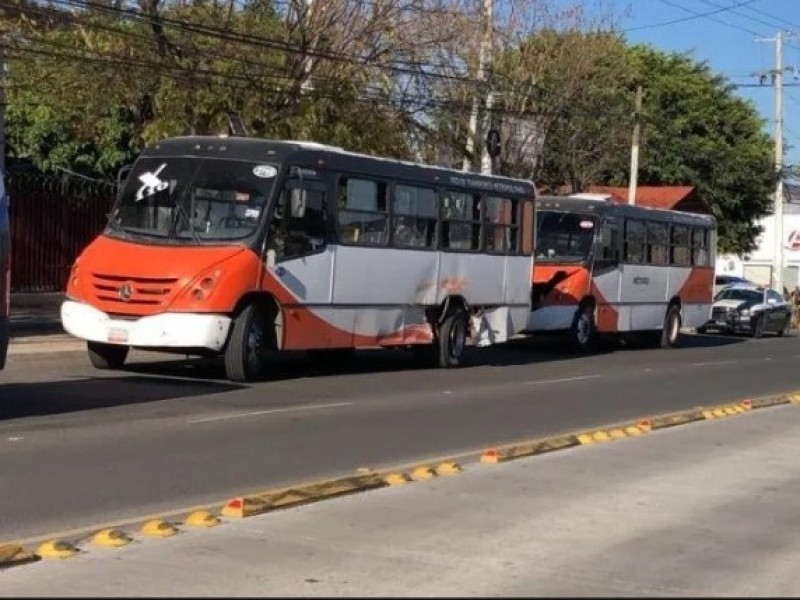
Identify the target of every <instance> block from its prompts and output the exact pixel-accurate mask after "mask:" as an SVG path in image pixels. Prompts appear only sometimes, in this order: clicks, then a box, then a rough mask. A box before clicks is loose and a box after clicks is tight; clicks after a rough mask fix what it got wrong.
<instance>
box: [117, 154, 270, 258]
mask: <svg viewBox="0 0 800 600" xmlns="http://www.w3.org/2000/svg"><path fill="white" fill-rule="evenodd" d="M276 175H277V168H276V167H275V166H273V165H267V164H259V163H252V162H248V161H235V160H220V159H198V158H185V157H181V158H177V157H176V158H172V157H161V156H159V157H145V158H140V159H139V160H138V161H137V162H136V164H135V165H134V167H133V169H132V170H131V172H130V174H129V175H128V178H127V180H126V182H125V185H124V187H123V189H122V193H121V194H120V198H119V200H118V202H117V205H116V206H115V207H114V211H113V213H112V215H111V219H110V222H109V232H110V233H112V234H114V233H117V234H121V235H133V236H141V237H146V238H152V239H159V240H164V241H169V242H170V243H187V242H190V243H203V242H220V241H227V240H237V239H244V238H247V237H249V236H251V235H252V234H253V233H255V231H256V229H257V227H258V224H259V221H260V217H261V214H262V212H263V211H264V210H265V208H266V202H267V199H268V198H269V195H270V192H271V191H272V186H273V182H274V180H275V176H276Z"/></svg>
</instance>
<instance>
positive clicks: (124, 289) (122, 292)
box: [117, 283, 133, 302]
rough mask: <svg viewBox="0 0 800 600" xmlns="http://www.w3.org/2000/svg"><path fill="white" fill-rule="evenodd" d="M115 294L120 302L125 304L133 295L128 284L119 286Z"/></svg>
mask: <svg viewBox="0 0 800 600" xmlns="http://www.w3.org/2000/svg"><path fill="white" fill-rule="evenodd" d="M117 292H118V293H119V297H120V298H121V299H122V301H123V302H127V301H128V300H130V299H131V296H132V295H133V288H132V287H131V284H130V283H123V284H122V285H121V286H119V289H118V290H117Z"/></svg>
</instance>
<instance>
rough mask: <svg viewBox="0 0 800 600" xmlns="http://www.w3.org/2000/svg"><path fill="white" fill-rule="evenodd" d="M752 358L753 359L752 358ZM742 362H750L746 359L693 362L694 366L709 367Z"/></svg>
mask: <svg viewBox="0 0 800 600" xmlns="http://www.w3.org/2000/svg"><path fill="white" fill-rule="evenodd" d="M751 360H752V359H751ZM740 362H748V361H746V360H741V359H737V360H709V361H707V362H696V363H692V366H693V367H708V366H710V365H733V364H736V363H740Z"/></svg>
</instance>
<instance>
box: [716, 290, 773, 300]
mask: <svg viewBox="0 0 800 600" xmlns="http://www.w3.org/2000/svg"><path fill="white" fill-rule="evenodd" d="M714 300H715V301H716V300H738V301H740V302H741V301H745V302H756V303H758V302H763V301H764V294H763V292H759V291H758V290H748V289H741V288H728V289H724V290H720V292H719V293H718V294H717V297H716V298H714Z"/></svg>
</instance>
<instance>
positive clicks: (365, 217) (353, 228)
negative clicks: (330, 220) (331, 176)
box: [336, 177, 389, 246]
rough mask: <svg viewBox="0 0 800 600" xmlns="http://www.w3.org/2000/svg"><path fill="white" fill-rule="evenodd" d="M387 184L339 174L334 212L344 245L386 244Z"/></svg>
mask: <svg viewBox="0 0 800 600" xmlns="http://www.w3.org/2000/svg"><path fill="white" fill-rule="evenodd" d="M386 191H387V190H386V184H385V183H383V182H380V181H372V180H369V179H359V178H356V177H342V178H341V179H340V180H339V191H338V200H337V203H336V204H337V206H336V208H337V213H338V222H339V239H340V240H341V242H342V243H344V244H357V245H359V246H385V245H386V244H387V242H388V241H389V205H388V200H387V193H386Z"/></svg>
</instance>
